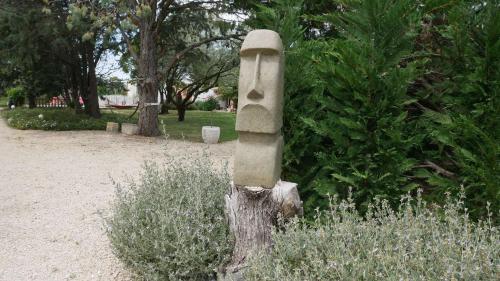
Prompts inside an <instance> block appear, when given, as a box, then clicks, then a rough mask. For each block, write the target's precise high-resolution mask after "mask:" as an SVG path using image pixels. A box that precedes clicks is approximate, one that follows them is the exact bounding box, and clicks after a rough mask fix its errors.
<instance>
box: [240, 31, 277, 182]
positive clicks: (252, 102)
mask: <svg viewBox="0 0 500 281" xmlns="http://www.w3.org/2000/svg"><path fill="white" fill-rule="evenodd" d="M240 56H241V64H240V77H239V84H238V110H237V115H236V131H238V133H239V138H238V141H237V144H236V154H235V162H234V184H236V185H244V186H260V187H264V188H273V187H274V186H275V185H276V183H277V182H278V180H279V176H280V173H281V159H282V154H283V137H282V136H281V127H282V125H283V80H284V77H283V72H284V69H283V65H284V57H283V45H282V43H281V39H280V37H279V35H278V34H277V33H276V32H274V31H271V30H254V31H252V32H250V33H249V34H248V35H247V36H246V38H245V41H244V42H243V45H242V47H241V51H240Z"/></svg>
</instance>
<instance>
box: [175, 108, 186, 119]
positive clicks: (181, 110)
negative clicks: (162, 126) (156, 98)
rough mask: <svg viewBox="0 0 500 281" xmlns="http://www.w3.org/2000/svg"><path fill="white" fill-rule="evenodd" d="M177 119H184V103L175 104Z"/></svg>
mask: <svg viewBox="0 0 500 281" xmlns="http://www.w3.org/2000/svg"><path fill="white" fill-rule="evenodd" d="M176 107H177V121H180V122H182V121H184V117H186V106H185V105H182V104H181V105H177V106H176Z"/></svg>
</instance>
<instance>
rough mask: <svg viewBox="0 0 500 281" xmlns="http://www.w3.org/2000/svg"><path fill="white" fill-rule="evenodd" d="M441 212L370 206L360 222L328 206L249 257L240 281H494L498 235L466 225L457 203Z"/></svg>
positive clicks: (414, 205)
mask: <svg viewBox="0 0 500 281" xmlns="http://www.w3.org/2000/svg"><path fill="white" fill-rule="evenodd" d="M447 202H448V203H447V204H446V205H445V206H443V207H442V208H441V207H438V206H427V205H426V203H425V202H423V201H422V200H421V199H420V196H419V197H417V199H416V200H413V199H412V198H411V197H409V196H408V197H405V198H403V199H402V202H401V206H400V208H399V210H398V211H393V210H391V208H390V207H389V206H388V203H387V202H386V201H379V202H376V204H374V205H373V206H371V207H370V209H369V211H368V213H367V215H366V217H364V218H363V217H361V216H360V215H359V214H358V213H357V212H356V210H355V208H354V204H353V202H352V200H351V201H349V200H348V201H343V202H340V204H337V203H336V200H333V203H332V204H331V207H330V210H329V212H327V213H324V214H321V215H318V216H317V219H316V221H315V222H313V223H312V224H310V223H305V222H303V221H302V222H301V221H299V220H295V221H292V222H291V223H289V224H287V225H286V226H285V227H284V228H285V230H286V231H281V230H280V231H275V232H274V236H273V239H274V243H275V244H274V247H273V249H272V250H271V251H270V253H268V254H260V255H257V256H255V257H254V258H252V259H251V260H250V262H249V268H248V270H247V272H246V280H259V281H262V280H287V281H293V280H297V281H299V280H300V281H302V280H394V281H399V280H429V281H435V280H471V281H472V280H474V281H476V280H500V278H499V277H500V275H499V274H500V271H499V270H500V243H499V242H500V240H499V229H498V227H496V226H494V225H493V224H492V222H491V220H487V221H481V222H479V223H472V222H471V221H470V220H469V218H468V215H467V210H466V209H465V208H464V207H463V197H462V198H458V199H456V200H455V199H454V200H451V199H449V200H448V201H447Z"/></svg>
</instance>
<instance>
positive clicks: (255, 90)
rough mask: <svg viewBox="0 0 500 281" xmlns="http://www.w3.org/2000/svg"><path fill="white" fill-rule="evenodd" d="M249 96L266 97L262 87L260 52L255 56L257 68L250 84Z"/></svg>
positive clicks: (253, 97) (254, 97)
mask: <svg viewBox="0 0 500 281" xmlns="http://www.w3.org/2000/svg"><path fill="white" fill-rule="evenodd" d="M247 98H249V99H252V100H258V99H262V98H264V92H263V91H262V90H261V89H260V53H257V55H256V56H255V70H254V74H253V79H252V84H250V88H249V91H248V93H247Z"/></svg>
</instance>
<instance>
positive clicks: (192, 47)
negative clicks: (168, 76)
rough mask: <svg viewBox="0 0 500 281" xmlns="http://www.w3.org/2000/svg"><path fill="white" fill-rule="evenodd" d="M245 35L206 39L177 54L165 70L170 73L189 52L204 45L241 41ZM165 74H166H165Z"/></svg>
mask: <svg viewBox="0 0 500 281" xmlns="http://www.w3.org/2000/svg"><path fill="white" fill-rule="evenodd" d="M244 35H245V34H233V35H227V36H215V37H210V38H207V39H204V40H202V41H200V42H197V43H194V44H192V45H190V46H188V47H187V48H185V49H184V50H182V51H180V52H178V53H176V54H175V55H174V56H173V57H172V59H170V61H169V62H168V64H167V67H166V68H164V69H165V70H166V71H167V72H168V71H169V69H170V68H172V67H173V66H174V65H175V64H176V63H177V62H178V61H179V60H180V59H182V58H183V57H184V56H185V55H186V54H187V53H188V52H189V51H192V50H194V49H196V48H198V47H200V46H202V45H205V44H208V43H211V42H215V41H220V40H227V39H239V40H241V38H240V37H241V36H244ZM163 73H165V72H163ZM161 74H162V73H158V75H161Z"/></svg>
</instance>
